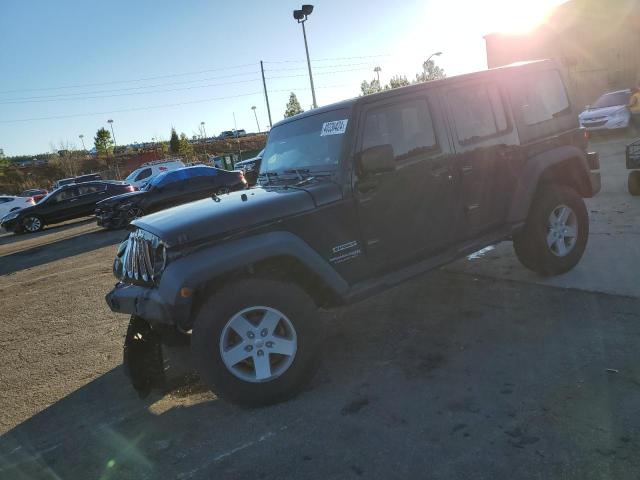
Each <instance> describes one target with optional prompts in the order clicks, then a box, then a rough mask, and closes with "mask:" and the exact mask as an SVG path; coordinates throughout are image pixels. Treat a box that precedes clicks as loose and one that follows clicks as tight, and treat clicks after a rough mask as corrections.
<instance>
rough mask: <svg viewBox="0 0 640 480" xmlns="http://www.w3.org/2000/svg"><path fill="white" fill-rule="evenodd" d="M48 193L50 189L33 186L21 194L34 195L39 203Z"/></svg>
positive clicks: (22, 195)
mask: <svg viewBox="0 0 640 480" xmlns="http://www.w3.org/2000/svg"><path fill="white" fill-rule="evenodd" d="M47 193H49V191H48V190H45V189H44V188H32V189H31V190H25V191H24V192H22V193H21V194H20V196H21V197H32V198H33V201H34V202H36V203H38V202H39V201H40V200H42V199H43V198H44V197H46V196H47Z"/></svg>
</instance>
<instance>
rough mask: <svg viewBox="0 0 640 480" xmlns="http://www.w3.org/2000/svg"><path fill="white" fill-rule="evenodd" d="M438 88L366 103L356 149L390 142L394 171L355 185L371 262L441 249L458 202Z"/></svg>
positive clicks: (394, 261) (388, 262) (382, 264)
mask: <svg viewBox="0 0 640 480" xmlns="http://www.w3.org/2000/svg"><path fill="white" fill-rule="evenodd" d="M442 118H443V115H442V112H441V107H440V102H439V100H438V98H437V96H436V95H435V94H434V93H433V92H426V91H425V92H423V93H421V94H412V95H410V96H404V97H393V98H392V99H387V100H382V101H379V102H375V103H371V104H369V105H366V106H364V108H363V110H362V112H361V114H360V117H359V122H358V123H359V128H358V130H359V131H358V137H357V151H364V150H366V149H368V148H371V147H374V146H378V145H391V147H392V148H393V153H394V158H395V165H396V168H395V170H393V171H391V172H385V173H379V174H373V175H372V174H362V173H361V174H358V175H359V176H358V177H357V180H356V182H355V185H354V190H355V196H356V199H357V205H358V214H359V220H360V228H361V231H362V236H363V239H364V242H365V248H366V250H367V255H368V258H369V259H370V261H371V262H372V263H373V264H374V265H375V267H376V268H377V269H387V268H392V267H393V266H395V265H398V264H401V263H403V262H406V261H409V260H411V259H414V258H416V257H419V256H421V255H424V254H428V253H430V252H434V251H436V250H438V249H440V248H442V247H443V246H444V245H445V244H446V243H447V242H448V240H449V233H450V226H451V223H452V222H451V214H452V211H453V209H454V207H455V204H456V202H455V197H454V188H453V176H452V172H451V166H452V165H451V163H450V160H451V159H450V146H449V143H448V139H447V135H446V131H445V127H444V124H443V122H442Z"/></svg>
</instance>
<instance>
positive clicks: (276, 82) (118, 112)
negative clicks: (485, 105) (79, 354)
mask: <svg viewBox="0 0 640 480" xmlns="http://www.w3.org/2000/svg"><path fill="white" fill-rule="evenodd" d="M561 1H562V0H485V1H479V0H427V1H425V0H404V1H402V2H398V1H396V2H389V1H384V2H373V1H371V0H368V1H364V0H340V1H338V0H317V1H315V2H313V3H314V5H315V9H314V11H313V14H312V15H311V16H310V17H309V21H308V22H307V24H306V25H307V36H308V40H309V50H310V54H311V59H312V66H313V73H314V81H315V84H316V96H317V100H318V104H319V105H325V104H328V103H331V102H334V101H338V100H342V99H345V98H350V97H354V96H357V95H358V93H359V86H360V83H361V81H362V80H363V79H368V80H371V79H372V78H374V76H375V74H374V72H373V68H374V67H376V66H380V67H381V68H382V71H381V81H382V83H386V82H387V81H388V79H389V77H390V76H392V75H395V74H402V75H407V76H408V77H409V78H410V79H411V78H412V77H413V76H414V75H415V74H416V73H417V72H418V71H419V70H420V68H421V64H422V62H423V61H424V60H426V58H427V57H428V56H429V55H430V54H431V53H433V52H436V51H442V52H443V54H442V55H441V56H440V57H438V58H437V63H438V65H440V66H441V67H443V68H444V69H445V71H446V72H447V74H449V75H453V74H458V73H464V72H469V71H474V70H481V69H484V68H486V53H485V48H484V40H483V38H482V35H484V34H486V33H489V32H492V31H521V30H525V29H527V28H531V27H532V26H534V25H535V24H536V23H537V22H539V21H540V20H542V18H543V16H544V14H545V12H547V11H548V9H549V8H550V7H552V6H553V5H556V4H558V3H561ZM299 7H300V4H299V3H296V2H294V1H282V0H273V1H268V2H267V1H254V0H244V1H243V2H233V1H225V2H222V1H214V0H206V1H205V0H185V1H183V2H175V1H168V0H153V1H152V0H136V1H132V0H128V1H127V0H110V1H97V0H82V1H80V0H57V1H52V0H40V1H35V0H2V14H1V15H0V148H3V149H4V152H5V154H6V155H20V154H35V153H40V152H46V151H50V150H51V149H52V145H54V146H58V145H59V144H60V143H61V142H62V143H67V142H68V143H69V144H70V145H71V146H75V147H78V148H80V147H81V143H80V139H79V138H78V135H79V134H83V135H84V136H85V138H84V141H85V144H86V146H87V148H91V146H92V144H93V136H94V135H95V132H96V130H97V129H99V128H100V127H103V126H104V127H107V126H108V124H107V120H108V119H113V127H114V129H115V135H116V140H117V143H118V144H126V143H131V142H134V141H140V142H142V141H150V140H151V139H152V138H153V137H155V138H158V139H164V140H167V139H168V138H169V134H170V129H171V127H172V126H174V127H175V128H176V130H177V131H178V132H184V133H186V134H187V135H188V136H189V137H191V136H192V135H193V134H197V133H198V127H199V124H200V122H202V121H204V122H205V128H206V132H207V135H209V136H211V135H217V134H219V133H220V131H222V130H230V129H233V128H234V118H233V115H234V113H235V117H236V123H237V128H244V129H246V130H247V131H255V130H257V126H256V121H255V118H254V116H253V111H252V110H251V107H252V106H254V105H255V106H256V107H257V108H256V112H257V114H258V121H259V123H260V127H261V129H262V130H264V129H265V127H266V126H267V125H268V119H267V111H266V106H265V101H264V95H263V93H262V82H261V78H260V69H259V61H260V60H264V61H265V70H266V76H267V87H268V90H269V100H270V104H271V114H272V120H273V122H274V123H275V122H276V121H278V120H280V119H282V117H283V113H284V109H285V104H286V102H287V99H288V96H289V92H292V91H293V92H295V93H296V94H297V96H298V98H299V100H300V103H301V105H302V107H303V108H304V109H308V108H309V107H310V106H311V103H312V101H311V92H310V89H309V80H308V75H307V71H306V62H305V52H304V43H303V40H302V31H301V27H300V25H298V24H297V23H296V22H295V20H294V19H293V17H292V11H293V9H295V8H299Z"/></svg>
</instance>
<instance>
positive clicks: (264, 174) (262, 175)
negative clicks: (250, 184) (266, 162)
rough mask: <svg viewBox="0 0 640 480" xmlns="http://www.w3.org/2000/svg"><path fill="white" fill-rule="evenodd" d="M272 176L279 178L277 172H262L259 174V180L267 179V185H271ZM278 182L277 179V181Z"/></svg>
mask: <svg viewBox="0 0 640 480" xmlns="http://www.w3.org/2000/svg"><path fill="white" fill-rule="evenodd" d="M271 175H273V176H275V177H277V176H278V174H277V172H261V173H259V174H258V178H261V177H267V184H270V183H271ZM276 180H277V179H276Z"/></svg>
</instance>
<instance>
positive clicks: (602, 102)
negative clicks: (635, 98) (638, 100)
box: [591, 92, 631, 108]
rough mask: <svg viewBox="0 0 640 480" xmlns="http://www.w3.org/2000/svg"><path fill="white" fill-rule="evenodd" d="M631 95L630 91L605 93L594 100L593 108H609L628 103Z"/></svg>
mask: <svg viewBox="0 0 640 480" xmlns="http://www.w3.org/2000/svg"><path fill="white" fill-rule="evenodd" d="M630 97H631V93H630V92H615V93H605V94H604V95H602V96H601V97H600V98H598V99H597V100H596V101H595V102H593V104H592V105H591V108H607V107H618V106H623V105H627V104H628V103H629V98H630Z"/></svg>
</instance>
